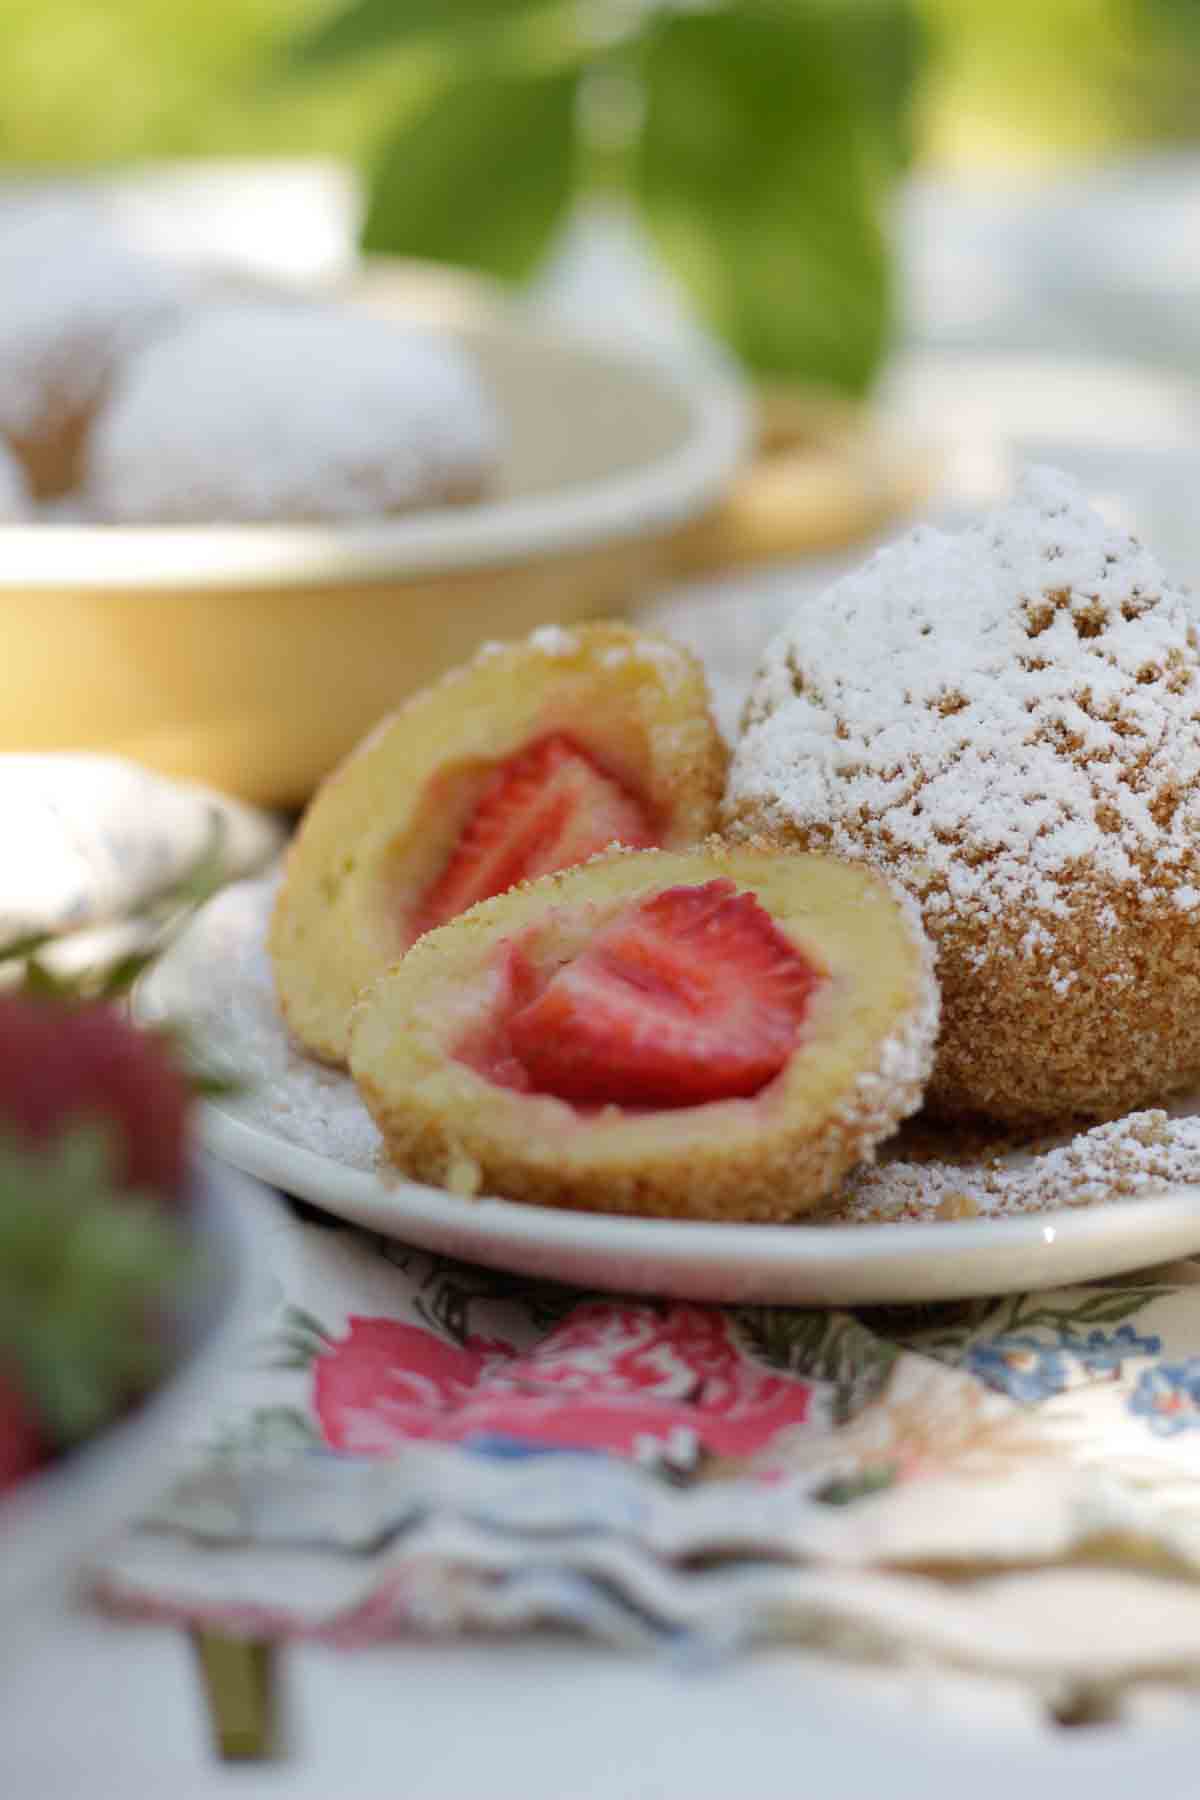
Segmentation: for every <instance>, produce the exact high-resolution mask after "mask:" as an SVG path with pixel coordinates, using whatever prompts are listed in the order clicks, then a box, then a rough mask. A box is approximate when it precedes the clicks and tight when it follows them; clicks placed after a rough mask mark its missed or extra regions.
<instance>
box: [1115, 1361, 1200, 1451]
mask: <svg viewBox="0 0 1200 1800" xmlns="http://www.w3.org/2000/svg"><path fill="white" fill-rule="evenodd" d="M1129 1410H1130V1412H1131V1413H1141V1414H1142V1416H1143V1417H1144V1418H1145V1421H1146V1423H1147V1425H1148V1426H1149V1427H1150V1429H1151V1431H1153V1432H1154V1433H1155V1434H1156V1435H1157V1436H1158V1437H1175V1436H1177V1435H1178V1433H1179V1432H1181V1431H1194V1430H1195V1429H1196V1428H1197V1427H1198V1426H1200V1356H1192V1357H1189V1358H1188V1360H1187V1362H1181V1363H1158V1364H1157V1365H1156V1367H1155V1368H1153V1369H1147V1370H1146V1371H1145V1373H1144V1374H1143V1375H1142V1378H1141V1380H1140V1381H1139V1382H1138V1384H1137V1386H1136V1387H1135V1388H1134V1390H1133V1393H1132V1394H1131V1395H1130V1396H1129Z"/></svg>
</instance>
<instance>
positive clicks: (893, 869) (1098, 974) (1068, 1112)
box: [727, 803, 1200, 1128]
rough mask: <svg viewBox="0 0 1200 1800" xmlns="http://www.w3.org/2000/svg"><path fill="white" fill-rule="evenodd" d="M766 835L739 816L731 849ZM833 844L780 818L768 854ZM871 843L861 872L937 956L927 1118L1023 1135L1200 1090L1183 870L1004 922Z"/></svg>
mask: <svg viewBox="0 0 1200 1800" xmlns="http://www.w3.org/2000/svg"><path fill="white" fill-rule="evenodd" d="M763 826H764V821H763V816H762V812H761V810H760V809H759V808H758V807H756V806H754V805H753V804H750V803H741V804H738V805H736V806H734V807H732V808H731V809H730V812H729V816H728V819H727V829H728V831H729V833H730V835H731V837H732V838H733V839H734V840H735V841H737V840H739V839H741V838H743V837H746V836H752V837H753V838H755V839H756V840H757V841H760V842H761V841H763V838H764V835H765V834H764V829H763ZM830 836H831V834H830V832H829V831H828V829H827V828H825V827H822V826H819V825H812V826H809V827H802V826H798V825H789V824H786V823H782V822H780V821H779V820H778V819H777V818H776V819H773V820H772V831H771V833H770V841H772V842H774V843H776V844H778V845H779V846H780V847H781V848H786V849H789V850H792V851H809V852H816V853H822V852H824V853H828V851H829V848H830ZM864 838H865V840H866V841H865V842H864V845H863V847H862V851H861V854H862V855H863V857H864V860H867V861H869V862H870V863H871V864H873V865H874V866H876V867H878V868H880V869H881V870H882V871H883V872H884V873H885V874H888V875H890V876H892V877H893V878H894V879H896V880H898V881H901V882H903V883H905V884H906V885H909V886H910V887H911V888H912V889H913V891H914V897H915V899H916V900H917V902H918V903H919V904H921V905H922V913H923V919H924V924H925V929H926V931H927V932H928V933H929V936H930V938H931V940H932V941H933V944H934V946H935V949H936V953H937V974H938V981H939V983H940V986H941V990H942V1032H941V1037H940V1039H939V1042H938V1054H937V1061H936V1062H935V1064H934V1069H933V1074H932V1076H931V1077H930V1081H929V1087H928V1090H927V1092H926V1096H925V1104H926V1107H927V1108H928V1110H929V1112H930V1113H932V1114H933V1115H935V1116H936V1117H939V1118H943V1119H961V1118H974V1117H982V1118H988V1119H992V1120H996V1121H997V1122H999V1123H1000V1124H1003V1125H1010V1126H1016V1127H1020V1128H1024V1127H1031V1126H1042V1127H1045V1126H1048V1125H1050V1124H1067V1123H1069V1122H1070V1121H1071V1120H1072V1119H1115V1118H1117V1117H1119V1116H1120V1115H1121V1114H1122V1113H1125V1112H1128V1111H1130V1110H1132V1109H1135V1108H1138V1107H1144V1106H1146V1105H1148V1104H1151V1103H1157V1102H1159V1101H1161V1100H1163V1099H1164V1098H1166V1097H1168V1096H1169V1095H1170V1094H1172V1093H1175V1092H1179V1091H1182V1090H1183V1089H1185V1088H1187V1087H1189V1086H1194V1085H1195V1083H1196V1081H1197V1080H1200V958H1198V957H1197V954H1196V938H1195V930H1196V928H1195V926H1194V925H1192V924H1190V923H1189V922H1188V920H1187V919H1186V918H1185V917H1184V916H1183V915H1182V914H1181V913H1180V911H1179V908H1178V907H1177V905H1176V904H1175V903H1174V900H1173V898H1172V895H1173V893H1174V892H1175V890H1176V887H1177V886H1178V884H1179V881H1180V873H1179V871H1178V870H1169V869H1168V870H1162V869H1158V868H1156V867H1155V866H1154V865H1153V864H1152V863H1147V865H1146V866H1145V867H1144V868H1143V869H1142V871H1141V881H1140V883H1139V885H1137V886H1131V885H1123V886H1118V885H1117V884H1115V883H1103V882H1099V881H1097V880H1096V879H1095V877H1094V876H1091V875H1089V874H1088V873H1087V872H1086V871H1080V872H1079V874H1078V875H1077V877H1076V879H1075V881H1074V882H1073V883H1072V885H1071V889H1070V904H1069V909H1068V910H1067V912H1066V916H1065V917H1064V916H1061V915H1055V914H1050V913H1047V914H1045V915H1044V916H1041V917H1039V915H1038V913H1037V911H1036V909H1035V908H1034V907H1028V908H1025V909H1022V910H1021V911H1020V912H1017V913H1014V914H1013V915H1011V916H1010V917H1009V918H1008V919H1007V920H1005V921H1003V922H1001V923H996V922H995V921H987V920H985V919H983V918H981V917H980V915H979V914H978V913H968V912H957V911H955V910H954V909H953V908H952V907H943V906H940V905H935V904H932V903H931V902H932V901H933V899H934V897H935V896H934V893H933V891H932V890H931V889H929V888H924V889H923V888H921V887H920V886H919V884H918V883H917V882H915V881H914V879H913V875H912V871H911V869H910V868H909V867H908V866H906V864H905V863H904V861H903V859H900V858H892V857H889V856H888V855H887V854H886V853H885V851H884V850H883V848H882V847H881V846H879V845H877V844H875V843H874V842H872V841H871V839H870V838H869V836H868V834H866V833H864ZM839 850H840V852H841V853H843V854H844V853H845V851H844V849H843V848H842V847H841V846H839ZM1039 928H1040V929H1039ZM1064 971H1073V972H1074V974H1073V977H1071V976H1068V978H1067V979H1064ZM1031 1046H1032V1047H1033V1048H1031Z"/></svg>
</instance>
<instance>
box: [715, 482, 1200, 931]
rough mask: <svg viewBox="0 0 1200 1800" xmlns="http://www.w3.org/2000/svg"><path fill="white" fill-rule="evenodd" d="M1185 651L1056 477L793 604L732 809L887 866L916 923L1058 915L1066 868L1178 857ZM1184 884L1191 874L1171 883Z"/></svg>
mask: <svg viewBox="0 0 1200 1800" xmlns="http://www.w3.org/2000/svg"><path fill="white" fill-rule="evenodd" d="M1198 719H1200V654H1198V648H1197V640H1196V635H1195V631H1194V629H1193V627H1192V624H1191V618H1190V613H1189V606H1188V601H1187V598H1186V595H1185V593H1184V592H1183V590H1181V589H1179V588H1175V587H1172V586H1171V585H1170V584H1169V583H1168V582H1167V581H1166V580H1165V579H1164V577H1163V574H1162V572H1161V570H1160V569H1159V567H1158V565H1157V563H1156V562H1155V561H1154V559H1153V558H1152V557H1151V556H1150V555H1149V554H1148V553H1147V552H1146V551H1145V550H1144V549H1142V547H1141V546H1140V545H1139V544H1137V543H1136V542H1135V541H1134V540H1132V539H1130V538H1128V537H1125V536H1123V535H1122V534H1120V533H1119V532H1116V531H1114V530H1112V529H1111V528H1110V527H1109V526H1107V525H1106V524H1105V523H1104V522H1103V521H1102V520H1101V519H1100V518H1099V516H1098V515H1096V514H1095V513H1093V512H1092V511H1091V510H1090V509H1089V508H1088V507H1087V505H1086V504H1085V502H1084V500H1083V497H1082V495H1081V493H1080V491H1079V490H1078V489H1077V488H1076V487H1075V485H1074V484H1073V483H1072V482H1070V481H1069V480H1068V479H1067V478H1066V477H1065V476H1061V475H1057V474H1055V473H1053V472H1052V471H1049V470H1034V471H1031V472H1030V473H1029V474H1028V475H1027V476H1026V478H1025V479H1024V481H1023V482H1022V484H1021V486H1020V489H1019V491H1018V493H1017V495H1016V497H1015V498H1014V499H1013V500H1012V502H1011V503H1010V504H1008V505H1007V506H1005V507H1003V508H1001V509H999V510H998V511H997V512H995V513H994V514H992V515H991V516H990V517H989V518H987V519H985V520H983V521H982V522H981V523H980V524H977V525H975V526H972V527H970V528H969V529H967V530H966V531H964V532H962V533H960V534H958V535H954V536H950V535H946V534H944V533H942V532H940V531H936V530H932V529H929V528H923V529H920V530H917V531H915V532H913V533H912V534H911V535H910V536H909V537H907V538H905V539H904V540H902V541H901V542H900V543H898V544H896V545H894V546H892V547H891V548H889V549H886V550H883V551H881V552H879V553H878V554H877V555H876V556H875V557H874V558H873V559H872V560H871V561H870V562H869V563H868V564H867V565H866V567H865V568H863V569H861V570H860V571H858V572H857V573H855V574H852V575H850V576H848V577H846V578H844V579H843V580H841V581H839V582H838V583H837V584H836V585H835V586H834V587H833V588H832V590H830V591H829V592H828V593H826V594H825V595H823V596H820V597H812V598H806V599H803V600H802V601H801V603H800V605H799V607H798V609H797V611H796V613H795V614H794V616H793V618H792V620H791V622H790V624H789V625H788V626H787V627H786V628H785V629H784V631H783V632H781V633H780V635H779V636H778V637H777V638H776V639H775V640H774V641H773V642H772V644H771V646H770V647H769V649H768V651H767V653H766V656H765V658H764V660H763V663H762V665H761V667H760V670H759V673H758V676H757V679H756V681H755V684H754V687H753V689H752V692H751V696H750V700H749V703H748V707H747V723H746V729H745V732H744V735H743V737H742V741H741V743H740V745H739V747H738V750H737V752H736V755H735V760H734V766H733V769H732V772H731V778H730V790H729V801H730V809H731V812H732V813H733V815H734V817H735V821H736V815H737V812H738V810H739V809H740V808H743V807H744V808H745V809H746V810H747V812H748V813H751V814H753V815H754V816H755V818H756V822H757V824H758V826H759V828H760V829H761V827H762V825H763V824H766V825H768V826H770V825H772V824H774V825H776V826H787V825H789V824H790V825H801V826H805V827H810V826H811V827H815V828H817V830H818V831H822V832H824V833H825V835H826V836H827V840H828V841H829V842H830V844H831V847H832V848H834V849H836V850H840V851H842V852H844V853H848V854H857V855H861V854H864V853H866V854H867V855H869V856H878V857H879V858H880V859H881V860H886V861H888V862H889V863H890V864H891V865H892V866H893V867H896V868H898V869H900V870H901V871H902V872H903V878H904V879H905V882H906V885H909V886H910V887H911V888H912V889H913V891H915V892H917V893H919V894H921V895H922V897H923V904H924V908H925V915H926V918H927V920H930V921H931V922H932V921H933V920H935V919H936V916H937V915H938V914H939V913H942V914H945V915H950V914H956V915H961V914H962V913H964V911H967V910H970V911H972V912H973V913H974V914H975V915H976V916H977V917H981V918H983V919H1000V918H1003V917H1005V916H1007V917H1010V918H1011V916H1012V914H1013V911H1014V909H1016V908H1018V907H1025V908H1026V909H1028V911H1029V912H1030V914H1031V917H1030V930H1029V937H1028V941H1027V943H1026V945H1025V946H1024V947H1025V949H1026V951H1027V953H1033V952H1035V951H1036V950H1037V949H1038V947H1039V942H1040V940H1039V938H1038V931H1039V916H1040V918H1042V919H1047V920H1052V919H1054V918H1055V917H1062V916H1065V914H1066V912H1067V910H1068V905H1069V886H1070V881H1071V878H1072V875H1073V873H1074V872H1075V871H1077V870H1078V869H1079V868H1080V867H1081V866H1083V865H1086V866H1087V867H1088V868H1089V870H1090V871H1092V873H1093V875H1094V877H1095V878H1096V879H1097V880H1098V881H1099V882H1100V883H1104V882H1108V883H1111V884H1115V885H1117V886H1123V885H1128V884H1134V883H1136V882H1138V880H1139V879H1140V877H1141V873H1142V870H1143V868H1144V866H1145V864H1146V861H1147V859H1148V858H1150V857H1151V856H1152V857H1153V859H1154V862H1155V864H1156V866H1157V867H1158V868H1160V869H1163V868H1166V869H1172V868H1174V869H1178V870H1179V871H1180V872H1181V874H1182V873H1183V872H1184V871H1185V870H1190V869H1192V867H1193V865H1194V862H1195V848H1194V846H1195V844H1196V842H1197V833H1198V831H1200V731H1197V729H1196V724H1197V721H1198ZM1180 885H1181V887H1182V889H1183V891H1185V892H1186V891H1189V887H1190V886H1194V885H1195V884H1187V883H1182V882H1181V884H1180Z"/></svg>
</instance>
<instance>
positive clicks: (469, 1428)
mask: <svg viewBox="0 0 1200 1800" xmlns="http://www.w3.org/2000/svg"><path fill="white" fill-rule="evenodd" d="M349 1325H350V1330H349V1335H348V1336H347V1337H345V1338H342V1339H341V1340H339V1341H337V1342H335V1343H333V1344H331V1345H330V1346H329V1347H328V1349H327V1350H325V1351H324V1352H323V1353H322V1354H321V1355H320V1356H318V1357H317V1359H316V1362H315V1364H314V1371H313V1402H314V1406H315V1410H316V1413H317V1417H318V1419H319V1421H320V1425H321V1430H322V1432H323V1434H324V1436H325V1439H326V1442H327V1443H329V1444H330V1445H332V1446H333V1447H334V1448H336V1449H339V1450H349V1451H355V1452H358V1453H360V1454H381V1453H386V1452H388V1451H389V1450H392V1449H393V1448H394V1447H395V1446H396V1445H397V1444H400V1443H403V1442H404V1441H406V1440H408V1439H412V1438H427V1439H435V1440H437V1441H438V1442H442V1443H463V1442H469V1441H472V1440H476V1441H479V1440H484V1439H489V1438H491V1439H504V1440H508V1441H510V1442H511V1441H513V1440H516V1441H519V1442H525V1443H532V1444H545V1445H547V1446H549V1445H554V1446H557V1447H560V1448H569V1449H579V1450H604V1451H609V1452H611V1453H614V1454H616V1455H620V1456H631V1457H642V1456H655V1455H663V1454H669V1455H671V1456H672V1458H673V1459H676V1460H678V1459H679V1458H680V1457H681V1456H685V1455H686V1454H687V1453H689V1452H691V1453H694V1452H695V1450H696V1449H697V1448H699V1447H700V1446H703V1447H705V1448H707V1449H709V1450H710V1451H712V1452H714V1453H716V1454H717V1455H723V1456H746V1455H750V1454H752V1453H754V1452H755V1451H758V1450H760V1449H762V1448H763V1447H764V1445H766V1444H767V1443H769V1441H770V1440H771V1438H772V1437H774V1435H775V1433H776V1432H778V1431H781V1430H784V1429H785V1428H788V1427H793V1426H796V1425H800V1424H803V1423H804V1422H805V1420H806V1419H807V1417H808V1415H809V1410H810V1404H811V1399H812V1389H811V1387H810V1385H809V1383H808V1382H806V1381H804V1380H802V1379H800V1378H799V1377H797V1376H795V1375H790V1374H785V1373H780V1372H778V1371H776V1370H773V1369H769V1368H767V1367H766V1366H765V1365H763V1364H762V1363H759V1362H757V1361H756V1360H755V1359H754V1358H752V1357H750V1356H748V1355H747V1354H746V1353H745V1352H744V1351H743V1350H742V1349H741V1347H740V1345H739V1344H738V1342H737V1340H736V1338H735V1337H734V1335H733V1333H732V1331H731V1329H730V1327H729V1325H728V1323H727V1322H726V1320H725V1318H724V1316H723V1315H722V1314H721V1313H720V1312H716V1311H711V1310H708V1309H706V1308H703V1307H696V1306H669V1307H666V1308H664V1309H662V1310H661V1311H660V1310H659V1309H657V1308H655V1307H652V1306H637V1305H629V1304H620V1303H617V1302H611V1301H604V1300H598V1301H590V1302H587V1303H586V1304H584V1305H581V1306H579V1307H576V1308H575V1310H574V1311H573V1312H572V1313H571V1314H570V1316H569V1317H568V1318H567V1319H566V1320H565V1321H564V1323H563V1324H561V1325H559V1326H558V1327H557V1328H556V1329H555V1330H553V1331H552V1332H550V1333H549V1334H548V1335H547V1336H546V1337H545V1338H543V1339H542V1341H541V1343H539V1344H537V1345H535V1346H534V1348H533V1349H532V1350H529V1351H526V1352H523V1353H522V1352H518V1351H516V1350H515V1349H513V1348H512V1347H511V1346H510V1345H507V1344H503V1343H496V1342H491V1341H486V1340H481V1339H475V1338H472V1339H468V1341H467V1343H466V1344H465V1345H464V1346H462V1347H461V1348H459V1347H458V1346H455V1345H452V1344H447V1343H445V1342H444V1341H443V1340H442V1339H441V1338H438V1337H436V1336H435V1335H434V1334H433V1333H432V1332H428V1331H424V1330H422V1329H420V1328H419V1327H416V1326H412V1325H399V1324H395V1323H393V1322H392V1321H391V1320H389V1319H361V1318H352V1319H351V1320H350V1321H349Z"/></svg>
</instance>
